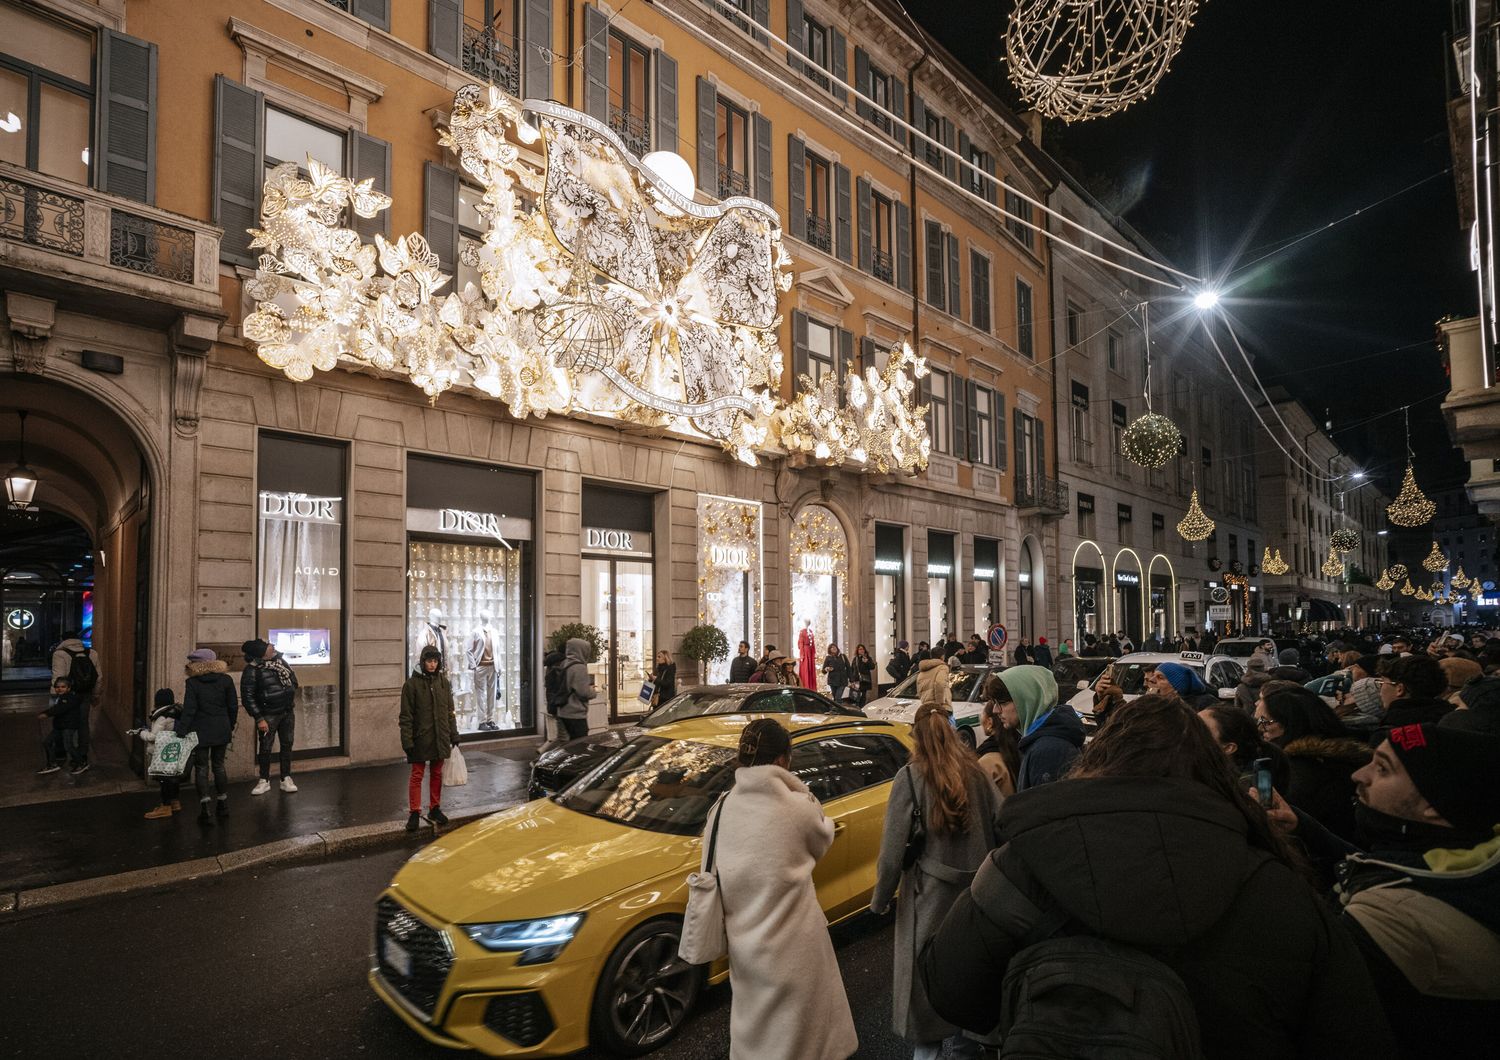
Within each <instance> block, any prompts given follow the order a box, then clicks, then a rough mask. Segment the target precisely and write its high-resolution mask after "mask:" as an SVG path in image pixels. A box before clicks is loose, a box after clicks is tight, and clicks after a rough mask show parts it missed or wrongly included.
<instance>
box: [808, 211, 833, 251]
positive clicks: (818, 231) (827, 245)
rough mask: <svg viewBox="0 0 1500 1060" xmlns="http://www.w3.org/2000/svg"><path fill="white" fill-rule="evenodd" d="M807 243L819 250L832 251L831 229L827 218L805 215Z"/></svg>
mask: <svg viewBox="0 0 1500 1060" xmlns="http://www.w3.org/2000/svg"><path fill="white" fill-rule="evenodd" d="M807 242H808V244H809V245H810V246H814V247H817V248H818V249H819V250H825V251H832V250H833V227H832V226H831V225H830V224H829V223H828V218H826V217H820V216H819V215H817V214H815V213H810V214H808V215H807Z"/></svg>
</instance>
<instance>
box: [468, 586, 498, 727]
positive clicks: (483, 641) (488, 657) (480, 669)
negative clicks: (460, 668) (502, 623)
mask: <svg viewBox="0 0 1500 1060" xmlns="http://www.w3.org/2000/svg"><path fill="white" fill-rule="evenodd" d="M494 623H495V616H494V615H493V614H492V613H491V612H490V611H489V610H483V611H480V612H479V628H478V629H476V630H475V631H474V632H473V633H472V634H470V635H469V650H468V657H469V669H470V670H472V671H473V672H474V701H475V705H476V706H477V707H478V709H479V728H480V730H481V731H482V732H494V731H495V730H496V729H498V728H500V726H498V725H496V724H495V642H496V640H497V639H498V637H497V635H496V633H495V626H494Z"/></svg>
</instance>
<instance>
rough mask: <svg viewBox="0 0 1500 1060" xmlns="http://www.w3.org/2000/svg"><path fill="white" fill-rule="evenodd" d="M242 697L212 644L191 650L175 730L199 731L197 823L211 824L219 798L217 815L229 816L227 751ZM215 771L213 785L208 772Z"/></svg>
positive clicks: (181, 733) (180, 733) (195, 757)
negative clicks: (225, 755) (210, 804)
mask: <svg viewBox="0 0 1500 1060" xmlns="http://www.w3.org/2000/svg"><path fill="white" fill-rule="evenodd" d="M239 707H240V701H239V697H238V696H236V695H235V693H234V679H233V678H231V677H230V676H229V667H228V666H226V665H225V664H224V661H223V660H222V659H220V658H219V657H218V656H217V655H215V654H214V652H213V650H212V649H210V648H198V649H196V650H195V651H193V652H190V653H189V654H188V664H187V684H186V686H185V691H184V693H183V696H182V714H181V715H180V716H179V717H178V718H177V724H176V725H174V726H173V728H172V731H173V732H175V733H176V734H177V735H178V736H186V735H188V734H189V733H197V734H198V748H197V750H196V751H194V752H193V765H194V767H195V768H196V769H197V778H198V823H199V824H201V825H205V826H207V825H212V824H213V823H214V815H213V813H211V812H210V808H209V803H210V802H214V801H215V799H217V803H216V805H217V809H218V816H220V817H228V816H229V774H228V773H227V772H226V771H225V769H224V753H225V751H227V750H228V748H229V741H230V740H232V739H233V738H234V727H235V724H236V723H237V722H238V721H239ZM210 771H212V773H213V780H212V787H210V780H209V772H210Z"/></svg>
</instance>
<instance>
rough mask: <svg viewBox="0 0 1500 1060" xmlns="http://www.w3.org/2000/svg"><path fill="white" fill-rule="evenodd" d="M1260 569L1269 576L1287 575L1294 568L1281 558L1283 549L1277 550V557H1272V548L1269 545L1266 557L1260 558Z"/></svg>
mask: <svg viewBox="0 0 1500 1060" xmlns="http://www.w3.org/2000/svg"><path fill="white" fill-rule="evenodd" d="M1260 569H1261V570H1263V571H1265V572H1266V573H1267V574H1277V575H1280V574H1285V573H1286V572H1287V571H1289V570H1291V569H1292V568H1291V565H1290V564H1289V563H1287V561H1286V560H1284V559H1282V558H1281V549H1279V548H1278V549H1277V550H1276V555H1275V557H1274V558H1273V557H1272V556H1271V546H1270V545H1267V546H1266V551H1265V555H1263V556H1261V558H1260Z"/></svg>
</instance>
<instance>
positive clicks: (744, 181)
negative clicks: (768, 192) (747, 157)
mask: <svg viewBox="0 0 1500 1060" xmlns="http://www.w3.org/2000/svg"><path fill="white" fill-rule="evenodd" d="M749 194H750V178H749V177H747V176H745V174H743V173H738V172H736V171H734V170H732V169H728V170H725V169H721V170H719V198H721V199H727V198H729V197H730V196H731V195H749Z"/></svg>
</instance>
